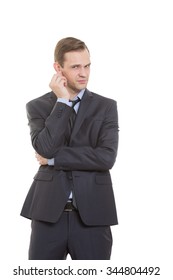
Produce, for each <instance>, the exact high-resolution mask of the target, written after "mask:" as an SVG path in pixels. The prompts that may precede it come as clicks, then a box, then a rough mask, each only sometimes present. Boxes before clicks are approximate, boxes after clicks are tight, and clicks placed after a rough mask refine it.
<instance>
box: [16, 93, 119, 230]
mask: <svg viewBox="0 0 173 280" xmlns="http://www.w3.org/2000/svg"><path fill="white" fill-rule="evenodd" d="M56 100H57V98H56V96H55V94H54V93H53V92H50V93H47V94H46V95H43V96H42V97H39V98H37V99H35V100H32V101H30V102H29V103H28V104H27V114H28V120H29V126H30V133H31V140H32V145H33V147H34V149H35V150H36V151H37V152H38V154H40V155H42V156H43V157H45V158H49V159H50V158H54V159H55V164H54V166H48V165H46V166H40V168H39V170H38V172H37V174H36V175H35V177H34V182H33V184H32V186H31V188H30V190H29V192H28V195H27V197H26V200H25V202H24V205H23V208H22V211H21V215H22V216H24V217H27V218H29V219H32V220H38V221H44V222H49V223H56V222H57V221H58V220H60V219H61V215H62V213H63V209H64V206H65V204H66V202H67V200H68V197H69V194H70V192H71V190H73V193H74V195H75V199H76V203H77V208H78V211H79V214H80V217H81V219H82V222H83V223H84V224H85V225H87V226H109V225H114V224H117V223H118V221H117V213H116V207H115V201H114V194H113V189H112V182H111V177H110V173H109V169H111V168H112V166H113V164H114V162H115V159H116V155H117V148H118V117H117V107H116V102H115V101H114V100H112V99H108V98H105V97H102V96H100V95H97V94H95V93H92V92H90V91H89V90H87V89H86V90H85V93H84V96H83V98H82V101H81V104H80V107H79V112H78V114H77V117H76V121H75V124H74V128H73V131H72V134H71V135H70V134H69V129H68V123H69V118H70V116H71V114H72V110H73V109H72V108H71V107H69V106H67V105H66V104H63V103H60V102H56Z"/></svg>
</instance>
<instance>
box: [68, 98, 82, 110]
mask: <svg viewBox="0 0 173 280" xmlns="http://www.w3.org/2000/svg"><path fill="white" fill-rule="evenodd" d="M69 101H70V102H71V103H72V108H74V106H75V105H76V104H77V103H78V102H80V98H79V97H78V96H77V99H76V100H69Z"/></svg>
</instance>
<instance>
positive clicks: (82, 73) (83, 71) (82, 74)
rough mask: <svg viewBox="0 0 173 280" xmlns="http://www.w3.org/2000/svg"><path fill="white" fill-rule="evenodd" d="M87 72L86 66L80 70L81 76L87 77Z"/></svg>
mask: <svg viewBox="0 0 173 280" xmlns="http://www.w3.org/2000/svg"><path fill="white" fill-rule="evenodd" d="M86 72H87V71H86V69H85V68H84V67H81V68H80V70H79V76H80V77H86V76H87V74H86Z"/></svg>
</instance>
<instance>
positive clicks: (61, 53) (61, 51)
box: [54, 37, 89, 67]
mask: <svg viewBox="0 0 173 280" xmlns="http://www.w3.org/2000/svg"><path fill="white" fill-rule="evenodd" d="M85 49H86V50H87V51H88V53H89V50H88V48H87V46H86V45H85V43H84V42H83V41H81V40H79V39H76V38H73V37H67V38H64V39H61V40H60V41H59V42H58V43H57V45H56V47H55V51H54V61H55V62H58V63H59V64H60V65H61V67H63V65H64V60H65V54H66V53H68V52H73V51H84V50H85Z"/></svg>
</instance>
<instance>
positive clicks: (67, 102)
mask: <svg viewBox="0 0 173 280" xmlns="http://www.w3.org/2000/svg"><path fill="white" fill-rule="evenodd" d="M57 102H61V103H64V104H66V105H68V106H69V107H72V102H70V101H69V100H67V99H65V98H58V99H57Z"/></svg>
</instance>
